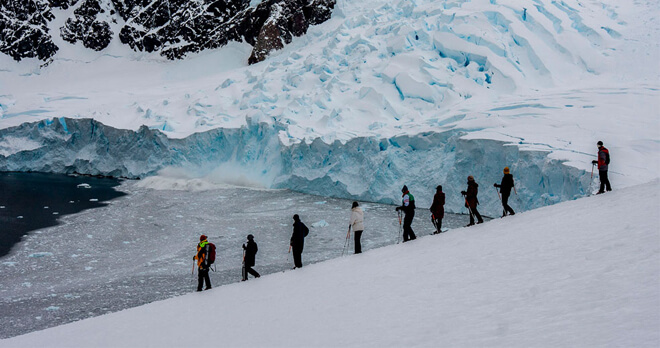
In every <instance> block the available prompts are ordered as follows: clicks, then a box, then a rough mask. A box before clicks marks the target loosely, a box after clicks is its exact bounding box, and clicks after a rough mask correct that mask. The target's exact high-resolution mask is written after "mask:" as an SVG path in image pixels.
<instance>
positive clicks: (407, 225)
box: [403, 209, 417, 242]
mask: <svg viewBox="0 0 660 348" xmlns="http://www.w3.org/2000/svg"><path fill="white" fill-rule="evenodd" d="M414 218H415V211H414V210H412V209H411V210H410V211H407V212H406V216H405V217H404V218H403V241H404V242H407V241H409V240H413V239H416V238H417V236H415V232H413V229H412V227H411V225H412V222H413V219H414Z"/></svg>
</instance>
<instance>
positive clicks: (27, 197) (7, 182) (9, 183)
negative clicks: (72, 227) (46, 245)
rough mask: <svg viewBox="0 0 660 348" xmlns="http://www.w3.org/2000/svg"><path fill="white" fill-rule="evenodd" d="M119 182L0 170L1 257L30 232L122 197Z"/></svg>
mask: <svg viewBox="0 0 660 348" xmlns="http://www.w3.org/2000/svg"><path fill="white" fill-rule="evenodd" d="M119 184H120V183H119V180H116V179H105V178H93V177H82V176H68V175H60V174H44V173H3V172H0V257H2V256H5V255H7V253H9V250H10V249H11V247H12V246H14V244H16V243H18V242H19V241H20V240H21V238H22V237H23V236H24V235H25V234H26V233H27V232H29V231H34V230H37V229H41V228H45V227H49V226H54V225H56V224H57V221H58V219H59V218H60V217H62V216H64V215H68V214H74V213H78V212H80V211H82V210H85V209H91V208H98V207H103V206H105V205H106V204H105V203H104V202H105V201H108V200H111V199H114V198H117V197H120V196H123V195H124V193H122V192H119V191H116V190H115V189H114V187H116V186H118V185H119Z"/></svg>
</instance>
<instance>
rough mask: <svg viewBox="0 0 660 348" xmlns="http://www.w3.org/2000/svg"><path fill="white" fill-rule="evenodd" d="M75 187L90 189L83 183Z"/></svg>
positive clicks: (88, 185) (89, 186)
mask: <svg viewBox="0 0 660 348" xmlns="http://www.w3.org/2000/svg"><path fill="white" fill-rule="evenodd" d="M76 187H78V188H92V186H91V185H90V184H85V183H82V184H78V186H76Z"/></svg>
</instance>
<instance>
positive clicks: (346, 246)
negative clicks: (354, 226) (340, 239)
mask: <svg viewBox="0 0 660 348" xmlns="http://www.w3.org/2000/svg"><path fill="white" fill-rule="evenodd" d="M349 238H351V228H350V227H349V228H348V233H346V240H345V241H344V249H342V251H341V256H344V254H345V253H346V248H348V243H349V241H348V240H349Z"/></svg>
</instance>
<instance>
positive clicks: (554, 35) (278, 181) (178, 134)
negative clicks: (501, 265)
mask: <svg viewBox="0 0 660 348" xmlns="http://www.w3.org/2000/svg"><path fill="white" fill-rule="evenodd" d="M254 3H256V2H254ZM659 33H660V30H658V29H657V24H656V21H655V17H654V12H653V11H648V10H647V8H646V7H645V6H643V5H641V4H639V5H635V6H633V5H630V6H622V5H620V4H618V3H617V2H615V1H613V0H605V1H601V2H598V3H597V4H587V5H585V4H583V3H581V2H579V1H575V0H566V1H563V2H556V1H550V0H536V1H534V2H533V4H530V3H529V2H527V1H508V2H499V1H495V0H473V1H445V2H442V3H438V2H437V1H431V0H414V1H409V0H406V1H394V2H391V1H380V0H371V1H362V2H358V3H349V2H344V1H341V2H338V4H337V6H336V7H335V9H334V12H333V14H332V17H331V18H330V20H328V21H326V22H324V23H322V24H319V25H316V26H312V27H310V29H309V30H308V32H307V34H306V35H305V36H303V37H298V38H294V39H293V41H292V42H291V44H289V45H287V46H286V47H284V48H283V49H281V50H278V51H276V52H273V53H272V54H271V55H270V56H269V58H268V59H267V60H265V61H263V62H261V63H258V64H254V65H252V66H247V65H246V64H245V61H246V60H247V58H248V56H249V55H250V50H251V48H250V46H249V45H247V44H245V43H243V44H241V43H232V44H229V45H227V46H226V47H224V48H222V49H218V50H213V51H208V52H202V53H199V54H194V55H191V56H190V57H187V58H186V59H185V60H182V61H178V62H167V61H165V60H164V59H163V58H162V57H160V56H158V55H157V54H148V53H140V54H136V53H135V52H132V51H130V50H127V49H126V48H125V47H124V48H122V47H118V46H116V45H114V46H113V45H112V44H111V45H110V46H109V47H107V48H106V49H104V50H102V51H99V52H89V50H84V49H82V48H81V47H78V46H76V45H71V44H68V43H64V42H62V43H60V42H57V44H58V46H59V47H60V48H61V49H60V50H59V51H58V53H57V54H56V55H55V56H54V57H53V61H52V62H51V63H50V64H49V65H48V66H41V63H40V62H36V61H33V60H32V61H31V60H29V59H26V60H24V61H23V62H21V63H20V64H19V63H17V62H14V61H11V60H9V59H5V58H6V57H1V56H0V66H2V68H1V69H0V81H2V83H0V129H1V131H0V170H8V171H45V172H57V173H70V172H79V173H85V174H93V175H96V174H101V175H110V176H117V177H128V178H138V177H139V178H145V177H149V176H153V175H165V174H163V173H175V172H176V173H181V172H185V173H187V174H185V176H187V177H190V178H193V179H208V180H216V179H213V178H217V179H218V180H221V181H223V180H224V181H227V180H228V181H231V182H238V183H241V182H247V183H248V184H250V185H256V186H260V187H268V188H290V189H292V190H296V191H300V192H305V193H312V194H319V195H326V196H332V197H343V198H351V199H361V200H370V201H374V202H383V203H394V202H396V200H397V199H398V198H397V197H398V196H399V189H400V187H401V186H402V185H403V184H408V186H409V187H411V189H412V190H413V193H416V196H417V198H418V199H419V200H420V204H422V205H428V204H429V203H430V197H431V196H432V192H433V188H434V187H435V186H436V185H438V184H442V185H443V186H445V187H446V189H447V190H448V192H454V193H456V192H459V191H460V190H462V189H464V188H465V178H466V177H467V175H474V176H475V177H476V178H477V182H479V183H480V184H481V188H482V193H481V195H480V196H481V202H482V210H483V211H482V212H484V213H486V214H488V215H491V216H496V215H499V211H500V210H499V204H498V201H497V200H498V198H497V195H496V194H495V192H492V191H491V190H493V189H490V185H492V183H495V182H499V180H500V178H501V171H502V168H503V167H504V166H509V167H510V168H512V172H513V174H514V177H515V179H516V181H517V185H518V186H517V188H518V195H517V196H515V197H514V198H513V199H514V200H515V201H516V203H517V204H519V205H520V206H521V207H522V208H523V209H524V210H526V209H532V208H535V207H539V206H542V205H546V204H551V203H555V202H558V201H562V200H571V199H575V198H577V197H582V196H586V195H589V194H590V193H591V187H592V186H591V185H594V184H595V183H594V181H596V180H597V178H596V175H594V177H592V176H591V173H590V171H591V169H592V167H591V160H592V159H594V158H595V152H596V148H595V143H596V141H598V140H602V141H604V142H605V144H606V146H607V147H608V148H609V149H610V151H611V153H612V158H613V162H612V166H611V169H610V179H611V181H612V183H613V185H614V186H615V188H618V187H625V186H632V185H636V184H641V183H645V182H648V181H650V180H653V179H654V178H657V177H658V173H660V164H659V163H658V162H657V161H649V158H657V157H658V156H660V140H659V133H658V129H660V118H659V117H658V110H660V84H659V83H658V81H660V69H659V68H658V65H657V61H659V60H660V34H659ZM92 120H93V121H92ZM447 203H448V209H449V210H450V211H455V212H459V211H461V209H463V208H462V198H461V197H460V195H456V194H454V195H449V197H448V202H447Z"/></svg>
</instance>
